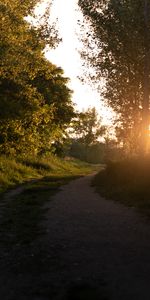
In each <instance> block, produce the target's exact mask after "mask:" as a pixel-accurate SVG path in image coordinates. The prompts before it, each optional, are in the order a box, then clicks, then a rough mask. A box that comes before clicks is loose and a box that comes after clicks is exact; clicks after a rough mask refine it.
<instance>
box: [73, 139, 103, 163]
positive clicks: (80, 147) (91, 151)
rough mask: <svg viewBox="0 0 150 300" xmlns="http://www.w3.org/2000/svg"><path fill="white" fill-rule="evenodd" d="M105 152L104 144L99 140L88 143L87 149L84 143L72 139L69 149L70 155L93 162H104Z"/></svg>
mask: <svg viewBox="0 0 150 300" xmlns="http://www.w3.org/2000/svg"><path fill="white" fill-rule="evenodd" d="M105 153H106V149H105V145H104V144H103V143H100V142H97V143H95V144H92V145H90V146H89V147H88V149H87V146H86V145H85V144H84V143H81V142H80V141H78V140H72V143H71V145H70V149H69V155H70V156H72V157H75V158H78V159H80V160H82V161H87V162H89V163H93V164H97V163H104V160H105Z"/></svg>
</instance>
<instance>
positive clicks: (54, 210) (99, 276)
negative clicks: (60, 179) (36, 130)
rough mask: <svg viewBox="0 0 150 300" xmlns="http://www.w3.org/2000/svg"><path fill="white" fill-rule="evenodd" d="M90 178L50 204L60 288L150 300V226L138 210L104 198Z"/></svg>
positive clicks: (69, 187)
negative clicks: (86, 289)
mask: <svg viewBox="0 0 150 300" xmlns="http://www.w3.org/2000/svg"><path fill="white" fill-rule="evenodd" d="M90 181H91V176H88V177H85V178H82V179H78V180H76V181H73V182H71V183H70V184H69V185H67V186H65V187H63V189H62V191H61V192H60V193H58V194H57V195H55V196H54V198H53V200H54V201H52V202H51V204H50V205H49V210H48V212H47V228H48V230H49V249H50V252H49V253H51V249H53V247H54V248H55V246H57V247H56V249H57V251H56V252H57V253H56V252H55V253H54V254H55V255H56V256H57V263H56V268H55V267H54V270H53V279H54V281H57V283H59V284H60V286H65V285H69V284H70V285H72V286H73V285H75V286H79V287H80V286H82V285H86V286H88V285H89V286H94V287H95V288H98V290H99V289H100V290H102V294H103V290H104V294H105V291H106V295H107V296H108V299H111V300H113V299H115V300H117V299H118V300H120V299H122V300H123V299H124V300H130V299H132V300H133V299H136V300H138V299H139V300H146V299H147V300H148V299H150V225H149V224H146V222H144V220H142V218H140V216H138V215H137V214H136V213H135V212H134V210H133V209H129V208H126V207H124V206H122V205H119V204H116V203H114V202H112V201H106V200H104V199H102V198H100V196H99V195H98V194H96V193H95V192H94V189H93V188H92V187H90ZM57 267H58V269H57ZM90 299H91V300H93V299H94V298H92V297H91V298H90ZM98 299H100V298H98ZM102 299H103V298H102Z"/></svg>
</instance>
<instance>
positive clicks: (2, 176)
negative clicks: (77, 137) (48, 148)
mask: <svg viewBox="0 0 150 300" xmlns="http://www.w3.org/2000/svg"><path fill="white" fill-rule="evenodd" d="M93 170H94V167H92V166H90V165H89V164H86V163H83V162H80V161H78V160H75V159H68V160H65V159H60V158H58V157H56V156H54V155H52V154H51V155H50V154H49V155H48V156H43V157H41V156H40V157H38V156H36V157H35V156H29V155H26V156H18V157H17V158H14V157H12V156H10V157H9V156H0V192H2V191H5V190H6V189H8V188H12V187H14V186H15V185H18V184H21V183H23V182H28V181H29V182H30V181H31V180H32V179H37V180H41V178H43V177H49V185H50V183H51V182H53V181H57V180H56V179H57V177H58V178H60V177H61V178H62V180H63V178H64V179H65V178H67V177H72V176H79V175H85V174H88V173H90V172H92V171H93ZM52 185H53V183H52Z"/></svg>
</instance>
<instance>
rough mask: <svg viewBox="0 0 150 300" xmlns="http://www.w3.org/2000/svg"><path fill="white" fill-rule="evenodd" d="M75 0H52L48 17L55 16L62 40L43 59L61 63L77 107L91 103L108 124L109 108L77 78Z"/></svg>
mask: <svg viewBox="0 0 150 300" xmlns="http://www.w3.org/2000/svg"><path fill="white" fill-rule="evenodd" d="M77 2H78V1H77V0H53V6H52V10H51V18H52V20H55V19H56V18H58V27H59V34H60V37H61V38H62V39H63V41H62V42H61V43H60V44H59V46H58V47H57V48H56V49H55V50H50V51H49V52H47V53H46V54H45V55H46V58H47V59H49V60H50V61H51V62H53V63H54V64H56V65H57V66H61V67H62V68H63V70H64V72H65V76H67V77H69V78H70V79H71V81H70V84H69V87H70V88H71V89H72V90H73V91H74V93H73V102H74V103H76V105H77V107H76V108H77V109H79V110H82V109H87V108H88V107H89V106H91V107H93V106H95V107H96V109H97V111H98V113H99V114H100V115H101V116H102V117H103V120H104V123H108V124H109V123H110V119H111V118H112V112H111V109H106V108H105V107H104V105H103V103H102V101H100V95H99V94H98V93H97V91H96V90H95V91H94V90H93V89H92V88H91V87H90V85H88V84H82V83H81V81H80V80H79V79H78V76H79V75H82V61H81V58H80V54H79V53H78V50H80V48H81V47H82V45H81V43H80V42H79V40H78V37H77V35H76V32H77V31H78V32H79V27H78V25H77V20H79V19H80V20H83V17H82V14H81V13H80V12H79V11H78V10H77V8H78V7H77Z"/></svg>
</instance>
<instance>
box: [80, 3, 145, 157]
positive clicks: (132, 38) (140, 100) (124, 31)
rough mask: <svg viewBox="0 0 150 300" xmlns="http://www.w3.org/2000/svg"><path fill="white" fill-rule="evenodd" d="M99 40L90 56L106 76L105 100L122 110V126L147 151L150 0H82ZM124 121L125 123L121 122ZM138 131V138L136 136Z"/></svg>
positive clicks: (88, 19)
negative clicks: (96, 49)
mask: <svg viewBox="0 0 150 300" xmlns="http://www.w3.org/2000/svg"><path fill="white" fill-rule="evenodd" d="M79 5H80V7H81V9H82V11H83V14H84V16H85V17H86V19H87V21H88V22H90V24H91V28H92V31H91V33H90V34H88V35H90V39H92V38H93V40H95V41H96V44H97V46H98V51H97V55H95V52H94V55H95V57H93V56H92V55H91V54H90V56H89V61H90V63H91V65H92V66H94V67H95V69H96V72H97V75H98V76H99V77H100V76H101V77H105V80H106V89H105V90H104V92H103V96H104V99H105V100H106V101H107V103H108V104H109V105H111V106H112V107H113V109H114V110H115V111H116V112H117V113H118V116H119V118H118V119H119V123H118V124H121V125H122V129H123V130H124V131H125V132H126V133H127V132H130V133H131V134H130V136H132V137H133V140H136V141H137V142H139V145H138V146H137V145H136V147H135V151H137V148H138V149H139V147H140V148H142V151H143V152H146V151H147V141H148V126H149V123H150V116H149V98H150V88H149V86H150V84H149V78H150V63H149V57H150V32H149V22H150V3H149V2H148V1H147V0H144V1H142V0H137V1H131V0H125V1H122V0H120V1H118V0H109V1H108V0H104V1H98V0H95V1H91V0H86V1H82V0H79ZM120 121H121V122H120ZM137 133H138V137H137V138H136V135H137Z"/></svg>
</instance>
